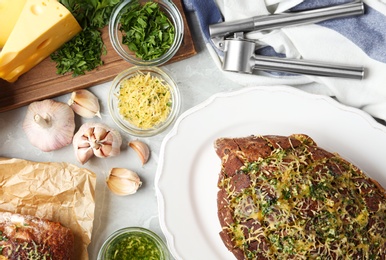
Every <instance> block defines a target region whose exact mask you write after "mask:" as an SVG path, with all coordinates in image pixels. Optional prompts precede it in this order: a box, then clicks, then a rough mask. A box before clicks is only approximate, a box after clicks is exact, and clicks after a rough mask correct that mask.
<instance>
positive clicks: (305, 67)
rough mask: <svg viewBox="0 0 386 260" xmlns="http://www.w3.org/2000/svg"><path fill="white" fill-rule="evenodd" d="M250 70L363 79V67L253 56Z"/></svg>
mask: <svg viewBox="0 0 386 260" xmlns="http://www.w3.org/2000/svg"><path fill="white" fill-rule="evenodd" d="M253 60H254V64H253V66H252V69H257V70H265V71H278V72H287V73H295V74H305V75H313V76H325V77H340V78H350V79H363V77H364V68H363V67H350V66H339V65H332V64H323V63H317V62H311V61H304V60H296V59H287V58H276V57H266V56H258V55H256V56H254V59H253Z"/></svg>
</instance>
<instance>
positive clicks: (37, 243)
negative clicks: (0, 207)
mask: <svg viewBox="0 0 386 260" xmlns="http://www.w3.org/2000/svg"><path fill="white" fill-rule="evenodd" d="M73 252H74V235H73V234H72V232H71V230H70V229H69V228H66V227H64V226H62V225H61V224H60V223H59V222H52V221H49V220H46V219H40V218H37V217H33V216H29V215H21V214H13V213H10V212H0V259H1V260H3V259H47V260H48V259H54V260H67V259H68V260H69V259H71V257H72V255H73Z"/></svg>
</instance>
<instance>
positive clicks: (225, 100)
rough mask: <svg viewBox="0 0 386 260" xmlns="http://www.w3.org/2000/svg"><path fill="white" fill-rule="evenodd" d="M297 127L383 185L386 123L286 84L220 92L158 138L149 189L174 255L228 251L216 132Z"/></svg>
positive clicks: (223, 255) (216, 255) (215, 255)
mask: <svg viewBox="0 0 386 260" xmlns="http://www.w3.org/2000/svg"><path fill="white" fill-rule="evenodd" d="M293 133H304V134H307V135H309V136H311V137H312V138H313V139H314V140H315V141H316V142H317V143H318V144H319V146H321V147H323V148H325V149H327V150H329V151H331V152H338V153H339V154H340V155H341V156H343V157H344V158H346V159H347V160H348V161H350V162H352V163H354V164H355V165H357V166H358V167H360V168H361V169H362V170H364V171H365V172H367V173H368V175H369V176H370V177H372V178H374V179H376V180H378V182H380V183H381V185H383V186H384V187H386V172H385V170H384V169H386V157H385V155H386V152H385V150H386V128H385V127H384V126H382V125H381V124H378V123H377V122H376V121H375V120H373V119H372V118H371V117H370V116H369V115H367V114H365V113H364V112H362V111H360V110H357V109H353V108H350V107H346V106H343V105H341V104H339V103H337V102H336V101H334V100H333V99H331V98H328V97H323V96H318V95H311V94H307V93H305V92H303V91H299V90H296V89H293V88H291V87H280V86H279V87H257V88H247V89H243V90H240V91H236V92H229V93H220V94H217V95H214V96H213V97H211V98H209V99H208V100H207V101H205V102H203V103H202V104H200V105H198V106H196V107H194V108H192V109H190V110H188V111H186V112H185V113H184V114H182V115H181V116H180V117H179V119H178V120H177V122H176V124H175V126H174V128H173V129H172V130H171V132H170V133H169V134H168V135H167V136H166V138H165V139H164V141H163V143H162V146H161V155H160V158H161V159H160V162H159V166H158V170H157V174H156V180H155V184H156V191H157V197H158V205H159V212H160V223H161V228H162V230H163V232H164V234H165V236H166V239H167V243H168V246H169V249H170V251H171V253H172V254H173V256H174V257H175V258H176V259H184V260H189V259H192V260H197V259H221V260H225V259H234V257H233V255H232V254H231V253H229V252H228V250H227V249H226V248H225V246H224V244H223V242H222V241H221V239H220V237H219V235H218V233H219V232H220V225H219V223H218V218H217V204H216V199H217V186H216V185H217V178H218V173H219V172H220V159H219V158H218V157H217V155H216V154H215V151H214V149H213V142H214V141H215V139H217V138H219V137H241V136H247V135H251V134H262V135H263V134H276V135H290V134H293Z"/></svg>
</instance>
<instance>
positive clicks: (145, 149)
mask: <svg viewBox="0 0 386 260" xmlns="http://www.w3.org/2000/svg"><path fill="white" fill-rule="evenodd" d="M128 145H129V146H130V147H131V148H133V150H134V151H136V152H137V154H138V156H139V159H140V160H141V162H142V165H144V164H145V163H147V161H148V160H149V157H150V149H149V146H148V145H147V144H145V143H143V142H141V141H139V140H134V141H131V142H129V143H128Z"/></svg>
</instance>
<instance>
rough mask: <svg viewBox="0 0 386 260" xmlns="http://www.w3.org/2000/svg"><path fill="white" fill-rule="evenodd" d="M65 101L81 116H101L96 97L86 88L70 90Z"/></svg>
mask: <svg viewBox="0 0 386 260" xmlns="http://www.w3.org/2000/svg"><path fill="white" fill-rule="evenodd" d="M67 103H68V105H69V106H70V107H71V108H72V110H74V112H75V113H77V114H78V115H80V116H82V117H85V118H93V117H95V116H97V117H101V114H100V112H99V110H100V107H99V101H98V98H97V97H96V96H95V95H94V94H93V93H91V92H90V91H88V90H86V89H81V90H77V91H74V92H72V93H71V98H70V99H69V100H68V102H67Z"/></svg>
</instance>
